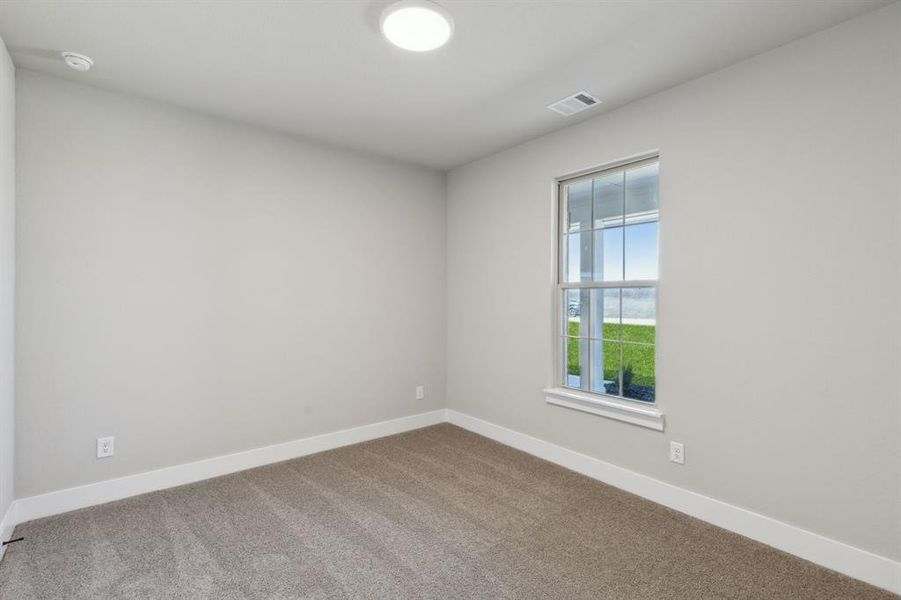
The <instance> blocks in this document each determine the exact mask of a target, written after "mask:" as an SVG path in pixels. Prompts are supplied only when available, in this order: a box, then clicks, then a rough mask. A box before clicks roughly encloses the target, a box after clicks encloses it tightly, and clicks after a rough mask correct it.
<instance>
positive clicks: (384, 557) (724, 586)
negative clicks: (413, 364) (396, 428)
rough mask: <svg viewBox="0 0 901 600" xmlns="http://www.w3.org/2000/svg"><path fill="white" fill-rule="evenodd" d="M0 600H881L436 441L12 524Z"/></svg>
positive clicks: (474, 450) (474, 440)
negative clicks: (12, 535) (15, 538)
mask: <svg viewBox="0 0 901 600" xmlns="http://www.w3.org/2000/svg"><path fill="white" fill-rule="evenodd" d="M16 535H23V536H25V538H26V540H25V541H24V542H19V543H17V544H13V545H12V546H11V547H10V548H9V551H8V552H7V555H6V557H5V558H4V560H3V563H2V564H0V598H3V599H4V600H6V599H10V600H12V599H16V600H29V599H35V598H64V599H76V598H91V599H98V598H99V599H102V598H192V599H193V598H209V599H217V600H227V599H234V598H267V599H274V598H366V599H372V598H491V599H500V598H549V599H551V598H552V599H556V598H604V599H606V598H610V599H638V598H647V599H654V600H660V599H683V598H684V599H687V600H698V599H702V598H765V599H775V598H792V599H804V598H810V599H817V600H825V599H829V598H836V599H839V598H840V599H843V600H845V599H851V598H854V599H867V598H874V599H875V598H894V597H895V596H892V595H891V594H888V593H886V592H881V591H879V590H877V589H875V588H872V587H869V586H867V585H865V584H862V583H860V582H857V581H854V580H852V579H849V578H847V577H843V576H841V575H839V574H837V573H833V572H831V571H827V570H825V569H822V568H819V567H816V566H814V565H813V564H811V563H808V562H805V561H803V560H800V559H797V558H794V557H792V556H789V555H786V554H783V553H781V552H778V551H776V550H773V549H771V548H768V547H766V546H763V545H760V544H757V543H755V542H753V541H750V540H748V539H746V538H742V537H740V536H737V535H734V534H731V533H728V532H725V531H723V530H721V529H717V528H715V527H712V526H710V525H707V524H705V523H702V522H700V521H697V520H695V519H692V518H689V517H686V516H684V515H681V514H679V513H676V512H673V511H671V510H668V509H666V508H663V507H660V506H658V505H655V504H652V503H650V502H647V501H645V500H642V499H641V498H638V497H636V496H632V495H630V494H627V493H625V492H621V491H619V490H616V489H614V488H611V487H609V486H606V485H603V484H600V483H597V482H595V481H593V480H590V479H588V478H585V477H582V476H580V475H577V474H575V473H572V472H570V471H567V470H565V469H562V468H560V467H557V466H555V465H552V464H550V463H547V462H544V461H541V460H539V459H536V458H533V457H531V456H529V455H527V454H523V453H521V452H518V451H516V450H513V449H511V448H508V447H506V446H502V445H500V444H497V443H494V442H492V441H490V440H487V439H485V438H483V437H480V436H477V435H474V434H472V433H469V432H466V431H464V430H462V429H459V428H457V427H454V426H451V425H438V426H435V427H428V428H426V429H420V430H418V431H413V432H410V433H405V434H401V435H397V436H393V437H389V438H383V439H380V440H376V441H372V442H367V443H364V444H359V445H356V446H351V447H347V448H342V449H339V450H333V451H330V452H324V453H322V454H318V455H314V456H309V457H306V458H301V459H297V460H293V461H288V462H284V463H280V464H277V465H273V466H268V467H261V468H259V469H253V470H250V471H244V472H242V473H237V474H234V475H229V476H226V477H220V478H218V479H211V480H208V481H204V482H201V483H197V484H192V485H187V486H183V487H179V488H174V489H170V490H165V491H161V492H155V493H152V494H147V495H144V496H139V497H136V498H130V499H128V500H123V501H120V502H114V503H111V504H107V505H104V506H98V507H95V508H89V509H84V510H81V511H76V512H72V513H68V514H65V515H60V516H56V517H51V518H47V519H41V520H38V521H33V522H30V523H26V524H23V525H20V526H19V527H18V528H17V529H16Z"/></svg>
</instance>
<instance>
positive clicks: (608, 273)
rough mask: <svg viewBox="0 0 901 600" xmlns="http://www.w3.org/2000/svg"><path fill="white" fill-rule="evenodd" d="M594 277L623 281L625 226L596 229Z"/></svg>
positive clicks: (596, 279)
mask: <svg viewBox="0 0 901 600" xmlns="http://www.w3.org/2000/svg"><path fill="white" fill-rule="evenodd" d="M592 262H593V264H594V279H593V281H622V279H623V228H622V227H611V228H610V229H596V230H595V231H594V257H593V260H592Z"/></svg>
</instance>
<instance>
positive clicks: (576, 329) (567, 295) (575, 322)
mask: <svg viewBox="0 0 901 600" xmlns="http://www.w3.org/2000/svg"><path fill="white" fill-rule="evenodd" d="M563 298H564V300H565V304H564V306H565V311H566V312H565V314H564V321H565V324H566V327H565V329H564V331H563V335H569V336H572V337H588V323H589V322H590V317H591V303H590V300H591V290H588V289H586V290H564V295H563Z"/></svg>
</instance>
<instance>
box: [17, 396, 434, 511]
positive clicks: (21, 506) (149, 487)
mask: <svg viewBox="0 0 901 600" xmlns="http://www.w3.org/2000/svg"><path fill="white" fill-rule="evenodd" d="M444 420H445V411H444V409H439V410H434V411H431V412H426V413H420V414H417V415H412V416H409V417H401V418H399V419H392V420H390V421H381V422H379V423H373V424H371V425H363V426H361V427H353V428H351V429H343V430H341V431H334V432H331V433H325V434H322V435H316V436H313V437H308V438H303V439H300V440H293V441H290V442H285V443H283V444H275V445H273V446H265V447H263V448H255V449H253V450H247V451H245V452H237V453H235V454H227V455H225V456H217V457H215V458H209V459H206V460H199V461H197V462H192V463H186V464H182V465H176V466H174V467H166V468H163V469H158V470H156V471H147V472H145V473H138V474H136V475H128V476H126V477H120V478H118V479H108V480H106V481H99V482H97V483H91V484H88V485H82V486H78V487H73V488H67V489H64V490H58V491H55V492H49V493H46V494H41V495H38V496H29V497H27V498H20V499H18V500H16V501H15V503H14V508H15V513H14V515H15V517H16V519H15V522H16V523H24V522H25V521H31V520H33V519H39V518H41V517H48V516H50V515H56V514H60V513H64V512H68V511H70V510H76V509H79V508H85V507H87V506H94V505H96V504H103V503H104V502H111V501H113V500H121V499H122V498H128V497H129V496H137V495H138V494H145V493H147V492H153V491H156V490H162V489H166V488H170V487H175V486H177V485H184V484H186V483H193V482H195V481H201V480H204V479H209V478H211V477H218V476H220V475H227V474H229V473H234V472H236V471H243V470H245V469H252V468H254V467H260V466H263V465H268V464H272V463H276V462H280V461H283V460H289V459H292V458H297V457H300V456H306V455H308V454H315V453H316V452H322V451H324V450H331V449H333V448H339V447H341V446H348V445H350V444H356V443H358V442H365V441H367V440H373V439H376V438H380V437H385V436H386V435H393V434H395V433H402V432H404V431H410V430H412V429H419V428H420V427H426V426H428V425H435V424H437V423H442V422H444Z"/></svg>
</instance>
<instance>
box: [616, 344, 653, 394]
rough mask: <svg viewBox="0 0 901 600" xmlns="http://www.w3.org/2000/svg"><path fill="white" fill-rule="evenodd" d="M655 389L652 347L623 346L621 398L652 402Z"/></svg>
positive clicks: (639, 345) (640, 345) (642, 345)
mask: <svg viewBox="0 0 901 600" xmlns="http://www.w3.org/2000/svg"><path fill="white" fill-rule="evenodd" d="M656 389H657V376H656V368H655V356H654V346H650V345H646V344H623V396H625V397H626V398H631V399H632V400H641V401H642V402H653V401H654V398H655V396H656Z"/></svg>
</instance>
